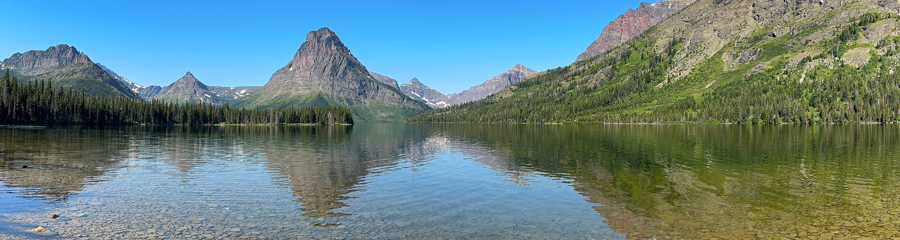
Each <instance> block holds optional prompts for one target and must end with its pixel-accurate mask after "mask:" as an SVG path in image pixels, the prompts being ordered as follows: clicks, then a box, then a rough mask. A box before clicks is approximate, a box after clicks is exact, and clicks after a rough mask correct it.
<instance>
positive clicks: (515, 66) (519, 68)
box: [510, 63, 534, 72]
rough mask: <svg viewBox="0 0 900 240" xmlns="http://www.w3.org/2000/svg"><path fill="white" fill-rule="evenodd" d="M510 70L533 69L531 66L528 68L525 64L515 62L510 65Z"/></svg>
mask: <svg viewBox="0 0 900 240" xmlns="http://www.w3.org/2000/svg"><path fill="white" fill-rule="evenodd" d="M510 70H515V71H520V72H533V71H534V70H531V68H528V67H526V66H525V65H522V64H519V63H516V65H514V66H513V67H512V69H510Z"/></svg>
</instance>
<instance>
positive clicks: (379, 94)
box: [238, 28, 429, 122]
mask: <svg viewBox="0 0 900 240" xmlns="http://www.w3.org/2000/svg"><path fill="white" fill-rule="evenodd" d="M330 105H343V106H348V107H350V109H351V111H353V114H354V115H355V119H359V120H360V121H363V122H400V121H403V120H405V119H406V118H408V117H411V116H414V115H416V114H418V113H422V112H424V111H425V110H428V109H429V107H428V106H427V105H425V104H424V103H421V102H418V101H416V100H413V99H411V98H409V97H407V96H406V95H403V93H401V92H400V91H399V89H396V88H395V87H392V86H388V85H386V84H384V83H382V82H380V81H378V80H376V79H375V78H374V77H372V75H371V74H369V71H368V70H367V69H366V67H365V66H363V64H362V63H360V62H359V60H357V59H356V57H354V56H353V54H351V53H350V49H349V48H347V47H346V46H344V44H343V43H342V42H341V40H340V38H338V36H337V35H335V33H334V32H332V31H331V30H330V29H328V28H321V29H319V30H316V31H311V32H309V33H308V34H307V35H306V42H304V43H303V44H301V45H300V49H298V50H297V52H296V53H295V54H294V57H293V59H291V61H290V62H288V64H287V65H285V66H284V67H282V68H281V69H279V70H278V71H276V72H275V73H274V74H272V77H271V78H269V81H268V82H267V83H266V85H264V86H263V87H262V88H261V89H260V90H259V91H256V92H254V93H253V94H251V95H250V96H248V97H246V98H245V99H243V100H242V101H241V102H240V103H239V104H238V106H242V107H246V108H256V107H260V108H284V107H308V106H330Z"/></svg>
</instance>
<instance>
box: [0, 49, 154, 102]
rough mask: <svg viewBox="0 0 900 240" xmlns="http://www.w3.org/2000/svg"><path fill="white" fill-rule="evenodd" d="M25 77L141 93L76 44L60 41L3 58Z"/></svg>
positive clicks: (89, 90)
mask: <svg viewBox="0 0 900 240" xmlns="http://www.w3.org/2000/svg"><path fill="white" fill-rule="evenodd" d="M3 67H4V68H9V69H11V70H12V71H13V72H14V74H15V75H17V76H21V77H22V78H24V79H22V80H51V81H52V82H53V84H54V86H56V87H64V88H72V89H74V90H76V91H78V90H82V89H83V90H84V92H85V93H86V94H90V95H106V96H110V97H113V96H120V95H121V96H125V97H129V98H138V96H137V95H136V94H135V93H134V92H132V91H131V90H129V89H128V87H126V86H125V85H124V84H122V83H121V82H120V81H119V80H118V79H116V78H115V77H113V76H111V75H110V74H109V73H108V72H107V71H106V70H104V69H103V68H102V67H100V66H99V65H98V64H96V63H94V62H92V61H91V59H90V58H89V57H88V56H87V55H86V54H84V53H82V52H79V51H78V50H77V49H76V48H75V47H72V46H69V45H66V44H60V45H56V46H52V47H49V48H47V50H43V51H42V50H31V51H27V52H25V53H15V54H13V55H12V56H10V57H9V58H7V59H5V60H3Z"/></svg>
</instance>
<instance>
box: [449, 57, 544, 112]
mask: <svg viewBox="0 0 900 240" xmlns="http://www.w3.org/2000/svg"><path fill="white" fill-rule="evenodd" d="M535 73H537V71H534V70H531V69H530V68H528V67H525V66H524V65H522V64H518V63H516V65H515V66H513V67H512V69H510V70H509V71H506V72H504V73H501V74H500V75H497V76H494V77H492V78H491V79H488V80H487V81H484V83H482V84H479V85H477V86H474V87H471V88H469V89H466V90H465V91H462V92H460V93H456V94H450V96H449V97H450V99H451V101H452V104H454V105H455V104H463V103H467V102H471V101H478V100H481V99H484V98H486V97H487V96H489V95H491V94H494V93H497V92H499V91H500V90H503V89H504V88H506V87H508V86H510V85H513V84H516V83H518V82H520V81H522V80H523V79H525V78H527V77H528V76H531V75H533V74H535Z"/></svg>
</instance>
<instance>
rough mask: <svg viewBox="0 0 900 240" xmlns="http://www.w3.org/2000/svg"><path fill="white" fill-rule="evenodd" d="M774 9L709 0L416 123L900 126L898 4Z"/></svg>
mask: <svg viewBox="0 0 900 240" xmlns="http://www.w3.org/2000/svg"><path fill="white" fill-rule="evenodd" d="M763 4H770V5H769V6H764V7H765V8H763ZM772 4H773V3H769V2H767V1H712V0H701V1H698V2H697V3H696V4H694V5H691V6H689V7H688V8H686V9H685V10H683V11H681V12H679V13H678V14H676V15H673V16H672V17H671V18H670V19H667V20H666V21H664V22H662V23H661V24H660V25H657V26H655V27H654V28H652V29H651V30H649V31H648V32H647V33H646V34H644V35H641V36H639V37H637V38H635V39H633V40H632V41H629V42H627V43H626V44H624V45H622V46H620V47H618V48H616V49H614V50H612V51H610V52H609V53H607V54H603V55H599V56H597V57H594V58H592V59H588V60H585V61H580V62H576V63H574V64H572V65H570V66H566V67H561V68H557V69H551V70H548V71H546V72H543V73H540V74H537V75H535V76H532V77H530V78H528V79H526V80H524V81H523V82H521V83H519V84H516V85H514V86H511V87H509V88H507V89H505V90H504V91H501V92H499V93H497V94H494V95H492V96H491V97H489V98H487V99H485V100H482V101H478V102H473V103H468V104H464V105H461V106H455V107H450V108H445V109H438V110H435V111H431V112H428V113H426V114H422V115H420V116H417V117H415V118H412V119H410V121H413V122H496V123H500V122H504V123H510V122H511V123H557V122H608V123H633V122H673V121H691V122H729V123H855V122H900V76H897V74H898V73H897V71H898V69H897V66H898V64H900V60H898V53H900V29H898V28H900V15H898V14H897V10H896V9H895V8H896V5H897V4H896V3H893V2H885V1H858V2H853V3H833V2H832V3H823V4H819V3H818V1H815V2H813V1H809V2H807V1H797V3H784V5H775V6H772ZM776 4H777V3H776ZM748 8H749V9H751V12H752V13H754V14H753V15H747V16H744V15H745V14H746V12H745V11H746V9H748ZM742 11H744V12H742ZM711 13H715V14H711ZM735 16H739V17H735Z"/></svg>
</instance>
